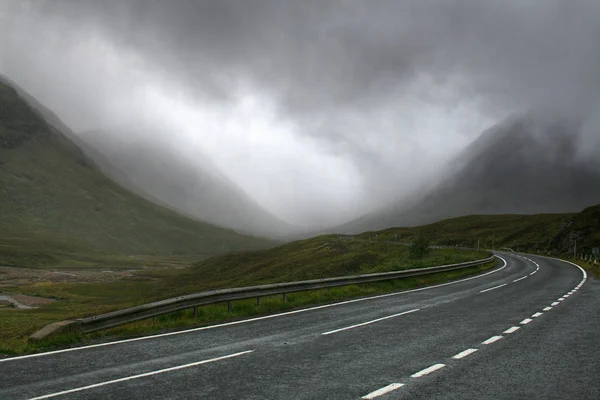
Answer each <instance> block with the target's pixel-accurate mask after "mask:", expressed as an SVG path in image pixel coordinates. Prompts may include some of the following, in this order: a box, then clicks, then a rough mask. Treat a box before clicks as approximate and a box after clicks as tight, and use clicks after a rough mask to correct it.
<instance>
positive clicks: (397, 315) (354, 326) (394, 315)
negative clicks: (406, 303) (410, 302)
mask: <svg viewBox="0 0 600 400" xmlns="http://www.w3.org/2000/svg"><path fill="white" fill-rule="evenodd" d="M419 310H420V309H419V308H415V309H414V310H409V311H404V312H401V313H398V314H393V315H388V316H387V317H383V318H377V319H373V320H371V321H367V322H362V323H360V324H356V325H350V326H347V327H345V328H340V329H335V330H333V331H328V332H323V333H321V335H331V334H332V333H337V332H341V331H347V330H348V329H353V328H358V327H360V326H365V325H369V324H373V323H375V322H379V321H383V320H386V319H390V318H394V317H399V316H401V315H405V314H410V313H414V312H417V311H419Z"/></svg>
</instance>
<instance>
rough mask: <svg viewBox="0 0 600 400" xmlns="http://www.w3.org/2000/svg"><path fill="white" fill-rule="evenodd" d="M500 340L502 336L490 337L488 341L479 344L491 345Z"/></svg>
mask: <svg viewBox="0 0 600 400" xmlns="http://www.w3.org/2000/svg"><path fill="white" fill-rule="evenodd" d="M502 338H504V336H492V337H491V338H489V339H488V340H484V341H483V342H481V344H492V343H494V342H497V341H498V340H500V339H502Z"/></svg>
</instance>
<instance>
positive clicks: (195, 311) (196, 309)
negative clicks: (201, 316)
mask: <svg viewBox="0 0 600 400" xmlns="http://www.w3.org/2000/svg"><path fill="white" fill-rule="evenodd" d="M194 318H196V319H198V306H195V307H194Z"/></svg>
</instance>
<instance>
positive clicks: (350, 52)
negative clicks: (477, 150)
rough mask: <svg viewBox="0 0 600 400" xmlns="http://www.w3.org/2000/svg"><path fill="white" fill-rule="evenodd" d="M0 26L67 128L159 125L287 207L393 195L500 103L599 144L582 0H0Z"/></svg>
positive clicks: (288, 210) (500, 114) (590, 8)
mask: <svg viewBox="0 0 600 400" xmlns="http://www.w3.org/2000/svg"><path fill="white" fill-rule="evenodd" d="M0 35H1V36H0V45H1V46H2V47H1V48H0V72H3V73H5V74H6V75H8V76H9V77H11V78H12V79H14V80H16V81H17V82H19V83H20V84H22V85H23V86H24V87H25V88H26V89H29V90H31V92H32V93H33V94H34V95H37V96H38V97H39V98H40V100H42V101H44V102H45V103H46V104H47V105H48V106H49V107H50V108H53V109H54V110H56V111H57V112H58V114H59V115H61V116H62V117H63V118H64V119H65V120H66V122H67V123H69V124H71V125H72V126H73V127H74V128H75V129H76V130H83V129H92V128H101V127H104V126H107V125H120V124H138V123H140V121H145V122H144V123H148V122H150V123H154V124H158V125H160V126H164V127H165V135H166V136H167V137H169V138H170V140H173V141H174V142H176V143H178V144H179V146H180V148H181V151H182V152H189V153H193V152H194V151H200V150H201V151H203V152H205V153H206V154H208V155H209V156H211V157H212V158H213V159H214V161H215V163H216V164H217V165H218V166H220V167H221V168H222V169H223V170H224V172H225V173H227V174H228V175H229V176H230V177H231V178H232V179H233V180H234V181H236V182H237V183H238V184H239V185H240V186H241V187H242V188H243V189H244V190H246V191H247V192H249V193H250V194H251V195H252V196H253V197H255V198H256V199H258V200H259V201H260V202H261V203H263V204H264V205H265V206H266V207H267V208H269V209H270V210H272V211H273V212H275V213H277V214H279V215H281V216H283V217H284V218H286V219H288V220H291V221H293V222H305V223H308V224H312V225H315V226H316V225H321V226H323V225H327V224H331V223H337V222H341V221H343V220H344V219H347V218H350V217H352V216H354V215H357V214H359V213H361V212H364V211H366V210H367V209H370V208H373V207H376V206H378V205H380V204H383V203H385V202H387V201H389V200H390V199H393V198H395V197H397V196H399V195H403V194H407V193H408V192H410V191H412V190H415V189H416V188H418V187H419V186H420V185H422V184H423V182H424V181H428V180H429V179H430V178H431V177H433V176H435V175H437V174H439V173H440V168H441V166H442V165H443V162H444V161H446V160H448V159H449V158H450V157H451V156H452V155H454V154H456V152H457V151H459V150H460V149H461V148H463V147H464V146H465V145H466V144H467V143H468V142H470V141H471V140H472V139H473V138H474V137H475V136H477V135H478V134H479V132H481V131H482V130H483V129H484V128H486V127H488V126H489V125H491V124H493V123H495V122H497V121H498V120H501V119H502V118H504V117H505V116H506V115H509V114H512V113H520V112H524V111H527V110H529V109H547V110H560V111H561V112H563V113H567V114H569V113H573V114H578V115H585V116H588V115H589V116H591V117H590V118H586V120H587V121H588V123H587V125H585V124H584V126H585V127H586V128H585V129H584V130H585V140H586V143H593V144H594V146H597V145H598V139H597V137H598V135H597V133H596V132H597V127H598V122H597V121H598V118H597V117H594V116H595V115H597V111H598V109H599V108H600V107H599V104H600V103H599V97H598V95H599V94H600V79H598V71H600V47H599V46H598V45H597V43H598V42H599V41H600V3H599V2H595V1H590V0H582V1H569V2H567V1H558V0H555V1H553V0H539V1H485V2H482V1H476V0H465V1H452V0H448V1H441V0H439V1H416V0H415V1H378V2H367V1H292V0H290V1H277V0H272V1H255V0H253V1H243V0H238V1H231V0H219V1H191V0H190V1H183V0H179V1H178V0H176V1H161V0H131V1H124V0H114V1H110V0H107V1H97V0H94V1H92V0H88V1H85V0H73V1H66V0H65V1H61V0H54V1H41V0H40V1H31V2H26V1H12V2H11V1H4V2H3V3H2V4H1V5H0ZM147 139H148V140H152V139H153V138H152V137H151V136H149V137H148V138H147ZM589 148H590V146H583V147H582V149H587V150H586V151H587V153H586V151H583V153H584V154H587V156H590V157H591V156H593V151H592V154H591V155H590V154H589V153H590V150H589ZM593 148H596V149H597V147H593Z"/></svg>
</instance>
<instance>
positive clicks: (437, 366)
mask: <svg viewBox="0 0 600 400" xmlns="http://www.w3.org/2000/svg"><path fill="white" fill-rule="evenodd" d="M445 366H446V364H434V365H432V366H431V367H428V368H425V369H422V370H420V371H419V372H417V373H416V374H412V375H411V376H410V377H411V378H420V377H422V376H425V375H429V374H430V373H432V372H435V371H437V370H438V369H442V368H444V367H445Z"/></svg>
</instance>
